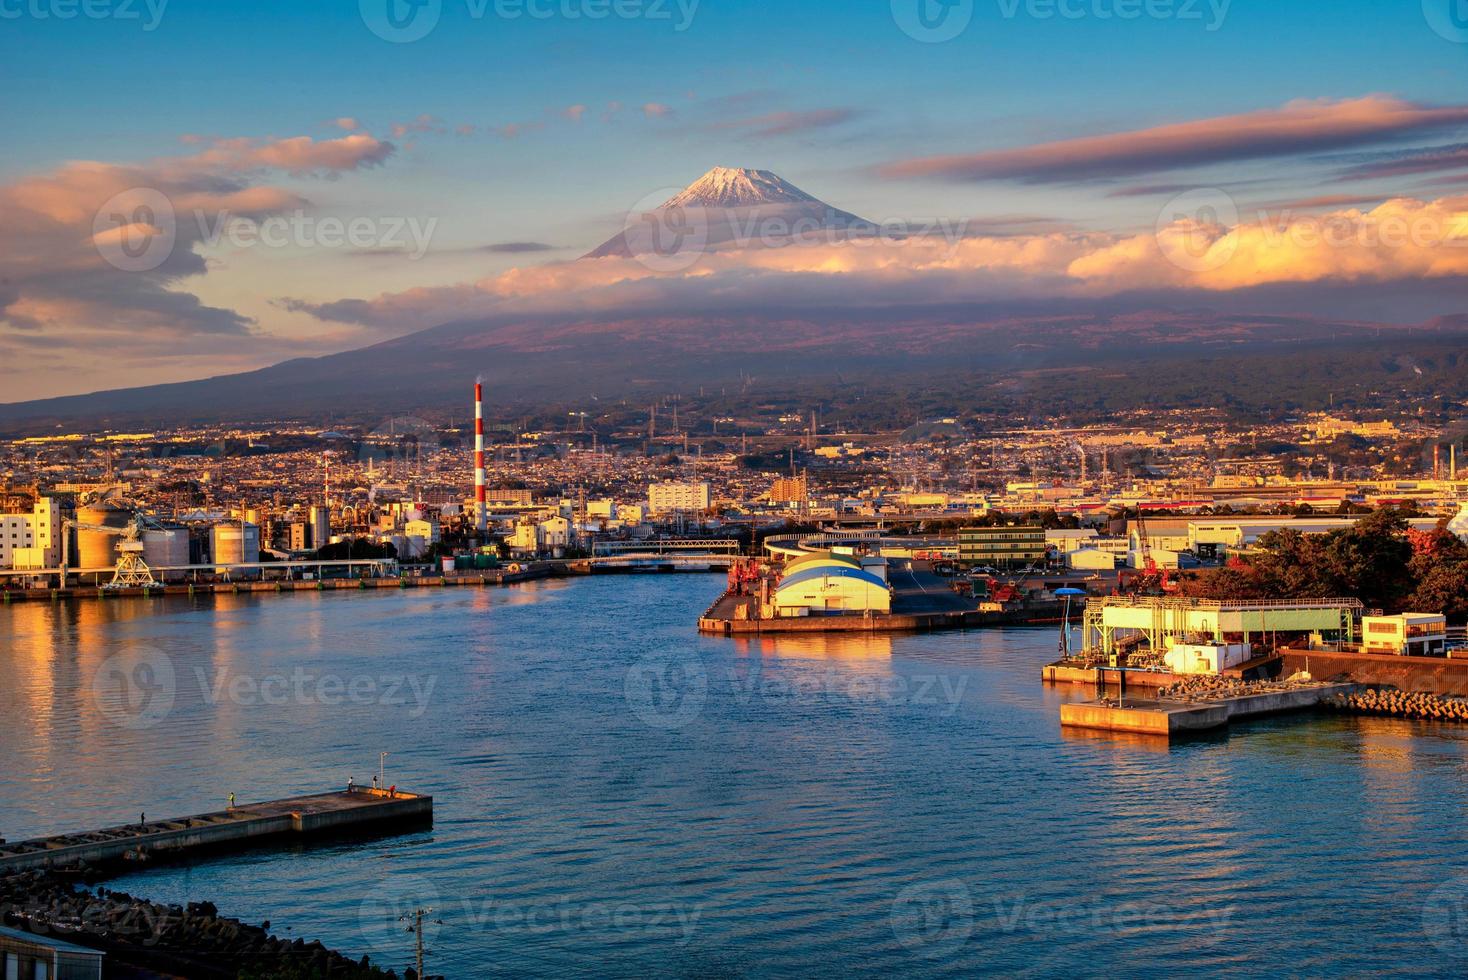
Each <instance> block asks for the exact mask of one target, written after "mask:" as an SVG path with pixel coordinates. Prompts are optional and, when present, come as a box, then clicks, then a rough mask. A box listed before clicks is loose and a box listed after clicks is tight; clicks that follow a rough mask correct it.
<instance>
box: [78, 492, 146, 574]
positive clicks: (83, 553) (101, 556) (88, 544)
mask: <svg viewBox="0 0 1468 980" xmlns="http://www.w3.org/2000/svg"><path fill="white" fill-rule="evenodd" d="M132 518H133V513H132V511H130V510H128V509H127V508H126V507H121V506H118V505H117V504H111V503H104V502H98V503H95V504H88V505H87V506H85V507H78V508H77V511H76V520H77V523H78V524H95V525H98V526H100V527H115V528H118V529H124V528H126V527H127V525H128V523H129V522H130V521H131V520H132ZM122 537H123V536H122V535H121V534H108V533H106V532H104V531H88V530H85V529H84V528H80V527H79V528H77V529H76V560H75V561H73V562H72V567H73V568H111V567H113V566H114V565H116V564H117V544H118V542H119V541H121V540H122Z"/></svg>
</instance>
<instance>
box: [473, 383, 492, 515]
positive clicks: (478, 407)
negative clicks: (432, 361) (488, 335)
mask: <svg viewBox="0 0 1468 980" xmlns="http://www.w3.org/2000/svg"><path fill="white" fill-rule="evenodd" d="M474 506H475V514H474V520H475V522H476V523H475V526H476V527H477V528H478V529H479V537H480V539H481V540H483V538H484V536H485V534H486V533H487V532H488V531H489V509H488V507H486V506H485V487H484V384H483V383H482V382H479V381H475V382H474Z"/></svg>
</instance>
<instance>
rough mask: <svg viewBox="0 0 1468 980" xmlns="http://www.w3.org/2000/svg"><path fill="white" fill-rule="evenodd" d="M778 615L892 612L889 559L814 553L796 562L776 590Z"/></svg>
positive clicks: (789, 568) (790, 566)
mask: <svg viewBox="0 0 1468 980" xmlns="http://www.w3.org/2000/svg"><path fill="white" fill-rule="evenodd" d="M775 610H776V612H775V614H776V615H777V616H821V615H831V614H845V613H868V612H871V613H889V612H891V611H892V590H891V588H890V587H889V586H888V585H887V580H886V560H885V559H882V558H871V557H865V558H863V557H857V556H855V555H836V554H813V555H808V556H806V557H804V558H799V559H796V560H795V561H792V562H791V563H790V564H789V565H788V566H787V568H786V570H785V576H784V578H782V579H781V580H780V584H779V585H778V586H777V587H776V590H775Z"/></svg>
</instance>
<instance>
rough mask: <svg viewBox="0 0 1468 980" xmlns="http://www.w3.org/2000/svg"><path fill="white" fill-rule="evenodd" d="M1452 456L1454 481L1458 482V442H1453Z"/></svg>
mask: <svg viewBox="0 0 1468 980" xmlns="http://www.w3.org/2000/svg"><path fill="white" fill-rule="evenodd" d="M1452 457H1453V482H1454V483H1457V482H1458V444H1457V443H1456V442H1455V443H1453V451H1452Z"/></svg>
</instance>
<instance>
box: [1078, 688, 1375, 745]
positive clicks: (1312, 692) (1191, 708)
mask: <svg viewBox="0 0 1468 980" xmlns="http://www.w3.org/2000/svg"><path fill="white" fill-rule="evenodd" d="M1128 683H1130V681H1128ZM1355 690H1356V685H1354V684H1311V685H1309V686H1304V687H1292V688H1284V689H1276V690H1267V691H1260V692H1259V693H1257V694H1240V695H1236V696H1233V697H1221V698H1217V699H1214V700H1208V701H1200V702H1184V701H1162V700H1148V699H1145V698H1138V699H1135V700H1131V699H1128V700H1127V701H1126V703H1125V704H1124V705H1118V704H1117V703H1115V702H1112V701H1106V700H1102V701H1082V702H1073V703H1069V704H1062V705H1061V706H1060V724H1061V725H1062V727H1067V728H1083V729H1089V730H1091V731H1102V732H1122V733H1126V734H1130V735H1150V736H1154V737H1160V738H1167V739H1175V738H1184V737H1186V736H1189V735H1196V734H1200V733H1203V732H1209V731H1217V730H1218V729H1222V728H1227V727H1228V725H1229V724H1230V723H1231V722H1233V721H1234V720H1236V719H1245V718H1258V717H1263V716H1265V715H1275V714H1283V713H1286V712H1291V711H1306V710H1311V709H1314V708H1317V707H1319V706H1321V705H1323V704H1325V703H1326V702H1328V701H1330V700H1332V699H1333V698H1335V697H1336V696H1337V695H1345V694H1350V693H1351V692H1353V691H1355Z"/></svg>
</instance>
